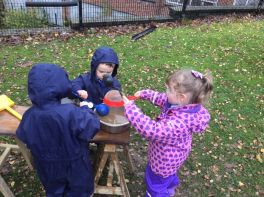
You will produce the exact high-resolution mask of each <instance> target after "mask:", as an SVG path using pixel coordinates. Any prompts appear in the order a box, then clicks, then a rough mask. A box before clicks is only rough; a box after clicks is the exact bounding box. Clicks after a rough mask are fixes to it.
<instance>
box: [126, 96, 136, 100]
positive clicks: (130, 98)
mask: <svg viewBox="0 0 264 197" xmlns="http://www.w3.org/2000/svg"><path fill="white" fill-rule="evenodd" d="M127 98H128V99H129V100H136V99H138V97H137V96H127Z"/></svg>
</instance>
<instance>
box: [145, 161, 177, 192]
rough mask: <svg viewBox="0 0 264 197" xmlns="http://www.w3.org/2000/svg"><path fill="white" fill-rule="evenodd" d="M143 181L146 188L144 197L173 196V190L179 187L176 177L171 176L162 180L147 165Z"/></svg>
mask: <svg viewBox="0 0 264 197" xmlns="http://www.w3.org/2000/svg"><path fill="white" fill-rule="evenodd" d="M145 181H146V186H147V191H146V197H170V196H174V194H175V189H176V187H177V186H178V185H179V183H180V180H179V178H178V176H177V175H176V174H175V175H171V176H169V177H166V178H163V177H162V176H159V175H157V174H155V173H154V172H153V171H152V170H151V168H150V166H149V164H147V167H146V173H145Z"/></svg>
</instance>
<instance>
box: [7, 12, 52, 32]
mask: <svg viewBox="0 0 264 197" xmlns="http://www.w3.org/2000/svg"><path fill="white" fill-rule="evenodd" d="M4 15H5V17H4V18H3V26H4V27H5V28H40V27H47V26H48V19H47V18H45V17H43V16H40V14H38V13H37V12H36V11H35V10H30V11H27V12H25V11H21V10H11V11H5V13H4Z"/></svg>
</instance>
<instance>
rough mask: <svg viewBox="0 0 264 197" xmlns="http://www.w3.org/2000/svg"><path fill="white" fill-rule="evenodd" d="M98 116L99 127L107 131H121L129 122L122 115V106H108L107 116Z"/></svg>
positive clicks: (126, 128) (126, 127)
mask: <svg viewBox="0 0 264 197" xmlns="http://www.w3.org/2000/svg"><path fill="white" fill-rule="evenodd" d="M98 117H99V118H100V124H101V129H102V130H104V131H106V132H109V133H121V132H123V131H126V130H128V129H129V126H130V123H129V121H128V120H127V118H126V117H125V115H124V107H109V114H108V115H107V116H98Z"/></svg>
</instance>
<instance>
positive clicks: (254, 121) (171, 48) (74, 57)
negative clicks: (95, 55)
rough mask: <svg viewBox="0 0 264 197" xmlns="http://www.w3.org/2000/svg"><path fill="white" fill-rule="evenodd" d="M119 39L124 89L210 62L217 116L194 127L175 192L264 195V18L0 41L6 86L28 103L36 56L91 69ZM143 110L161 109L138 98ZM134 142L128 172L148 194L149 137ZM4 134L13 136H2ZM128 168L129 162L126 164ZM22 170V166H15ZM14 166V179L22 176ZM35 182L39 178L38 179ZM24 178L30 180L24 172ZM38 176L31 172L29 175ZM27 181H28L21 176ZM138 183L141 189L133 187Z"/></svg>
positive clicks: (160, 82) (160, 85) (160, 81)
mask: <svg viewBox="0 0 264 197" xmlns="http://www.w3.org/2000/svg"><path fill="white" fill-rule="evenodd" d="M102 45H108V46H110V47H113V48H114V49H115V50H116V51H117V53H118V55H119V57H120V69H119V73H118V78H119V79H120V81H121V83H122V86H123V89H124V92H126V93H127V94H133V93H134V92H135V91H137V90H140V89H143V88H152V89H156V90H160V91H163V90H164V82H165V78H166V77H167V76H168V74H169V73H170V72H172V71H174V70H175V69H178V68H182V67H191V68H193V69H196V70H198V71H201V72H202V71H204V70H205V69H210V70H211V71H212V73H213V76H214V94H213V97H212V99H211V101H210V105H209V106H208V108H209V110H210V112H211V116H212V120H211V123H210V128H209V129H208V131H207V132H206V133H205V134H203V135H194V136H193V138H194V140H193V151H192V153H191V155H190V157H189V159H188V160H187V161H186V163H185V165H184V166H183V167H182V168H181V169H180V171H179V176H180V179H181V185H180V187H179V188H178V190H177V196H260V195H263V193H264V179H263V174H264V168H263V161H262V162H261V160H260V159H257V156H259V157H260V158H261V159H262V160H264V153H263V152H264V150H263V149H264V147H263V144H264V140H263V130H264V129H263V125H264V118H263V117H264V116H263V114H264V87H263V85H264V79H263V77H264V55H263V54H264V21H263V20H258V21H257V20H253V19H250V20H237V21H231V22H230V21H229V22H220V23H213V24H210V25H207V24H204V25H201V26H195V27H192V26H185V27H178V28H169V27H161V28H157V30H156V31H154V32H153V33H151V34H149V35H147V36H146V37H144V38H142V39H140V40H138V41H131V35H130V34H127V35H123V36H117V37H115V38H109V37H108V36H107V35H106V36H98V37H93V38H91V37H85V36H78V35H77V36H75V37H72V38H71V39H69V40H68V41H64V42H62V41H59V40H54V41H51V42H48V43H43V42H31V43H25V44H20V45H16V46H9V45H5V46H1V48H0V65H1V66H0V93H1V94H7V95H8V96H9V97H11V98H12V99H13V100H14V101H15V102H16V103H17V104H21V105H28V104H30V102H29V100H28V98H27V87H26V85H27V73H28V71H29V70H30V68H31V65H32V64H33V63H38V62H52V63H56V64H60V65H62V66H64V67H65V68H66V70H67V71H68V72H69V75H70V78H71V79H72V78H74V77H76V76H77V75H78V74H80V73H82V72H85V71H87V70H89V62H90V58H91V56H89V55H87V51H90V53H91V54H92V52H93V51H94V50H95V49H96V48H97V47H99V46H102ZM28 65H29V66H28ZM138 104H139V106H140V107H142V108H143V111H144V112H145V113H147V114H148V115H150V116H151V117H153V118H154V117H155V115H157V114H158V110H157V109H156V108H153V107H152V105H150V104H148V103H146V102H139V103H138ZM132 133H133V135H132V139H131V145H130V148H132V153H133V154H134V157H135V159H137V158H139V160H137V161H136V162H137V163H136V167H137V173H136V174H135V175H134V176H132V175H129V174H126V178H127V179H128V180H129V183H128V187H129V188H130V191H131V196H133V197H134V196H137V195H139V196H144V190H145V186H144V166H145V163H146V150H145V149H146V146H145V144H146V142H145V141H144V140H142V139H141V138H140V136H139V135H138V134H135V133H134V132H132ZM1 140H2V141H5V140H8V139H5V138H1ZM126 171H127V170H126ZM16 173H17V175H19V172H18V171H17V170H16ZM17 175H15V174H14V173H13V172H10V173H9V175H5V177H6V178H7V179H8V182H9V183H10V182H12V181H14V182H16V184H18V183H17V182H19V181H20V179H19V178H17ZM34 180H35V181H36V182H37V183H38V180H37V179H36V178H35V179H34ZM24 181H25V184H28V183H27V180H24ZM31 181H32V180H31ZM23 183H24V182H23ZM30 187H31V186H29V187H25V188H23V193H22V190H21V189H18V188H16V187H15V186H14V187H13V188H12V190H13V191H15V192H16V194H17V196H25V194H27V195H26V196H34V194H32V195H31V194H30V193H32V190H34V191H35V192H36V193H37V194H39V193H41V192H40V191H42V189H41V187H39V190H38V188H35V187H34V188H32V187H31V188H30ZM135 187H137V188H139V189H137V190H135V189H132V188H135Z"/></svg>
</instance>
